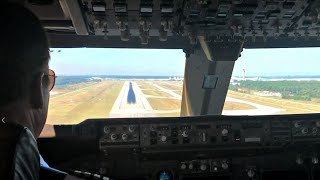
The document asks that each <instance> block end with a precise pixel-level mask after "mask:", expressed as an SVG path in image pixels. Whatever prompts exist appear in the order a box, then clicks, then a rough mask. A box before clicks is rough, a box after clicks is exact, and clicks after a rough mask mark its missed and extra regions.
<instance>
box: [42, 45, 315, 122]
mask: <svg viewBox="0 0 320 180" xmlns="http://www.w3.org/2000/svg"><path fill="white" fill-rule="evenodd" d="M319 50H320V49H319V48H296V49H254V50H253V49H245V50H244V51H243V52H242V57H240V58H239V59H238V60H237V61H236V64H235V67H234V71H233V75H232V78H231V82H230V86H229V91H228V94H227V98H226V101H225V104H224V111H223V113H222V114H224V115H262V114H265V115H266V114H294V113H314V112H320V72H319V67H320V61H319V59H320V54H319V53H318V52H319ZM185 59H186V58H185V54H184V53H183V51H182V50H156V49H103V48H99V49H95V48H71V49H70V48H59V49H57V48H53V49H51V61H50V68H52V69H54V70H55V72H56V74H57V76H58V78H57V79H56V85H55V88H54V89H53V90H52V91H51V98H50V106H49V114H48V120H47V124H75V123H80V122H82V121H84V120H85V119H88V118H109V117H110V118H120V117H176V116H180V109H181V99H182V93H183V92H182V91H183V77H184V68H185V62H186V60H185Z"/></svg>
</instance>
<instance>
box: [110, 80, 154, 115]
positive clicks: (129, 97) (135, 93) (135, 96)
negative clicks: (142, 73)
mask: <svg viewBox="0 0 320 180" xmlns="http://www.w3.org/2000/svg"><path fill="white" fill-rule="evenodd" d="M154 116H155V114H154V112H153V109H152V107H151V105H150V104H149V102H148V100H147V98H146V97H145V95H144V94H143V92H142V91H141V89H140V87H139V86H138V84H137V83H136V82H129V81H126V82H125V83H124V85H123V87H122V89H121V91H120V93H119V96H118V98H117V100H116V101H115V103H114V105H113V107H112V109H111V112H110V113H109V117H110V118H120V117H124V118H125V117H154Z"/></svg>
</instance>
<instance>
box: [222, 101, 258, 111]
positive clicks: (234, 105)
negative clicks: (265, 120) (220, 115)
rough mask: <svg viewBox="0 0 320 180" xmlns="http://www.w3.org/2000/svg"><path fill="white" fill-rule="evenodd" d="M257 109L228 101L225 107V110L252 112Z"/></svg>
mask: <svg viewBox="0 0 320 180" xmlns="http://www.w3.org/2000/svg"><path fill="white" fill-rule="evenodd" d="M255 108H256V107H254V106H251V105H249V104H245V103H239V102H229V101H226V102H225V103H224V106H223V110H250V109H255Z"/></svg>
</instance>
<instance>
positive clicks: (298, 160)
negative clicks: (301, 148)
mask: <svg viewBox="0 0 320 180" xmlns="http://www.w3.org/2000/svg"><path fill="white" fill-rule="evenodd" d="M296 163H297V164H298V165H301V164H303V159H302V158H301V156H297V158H296Z"/></svg>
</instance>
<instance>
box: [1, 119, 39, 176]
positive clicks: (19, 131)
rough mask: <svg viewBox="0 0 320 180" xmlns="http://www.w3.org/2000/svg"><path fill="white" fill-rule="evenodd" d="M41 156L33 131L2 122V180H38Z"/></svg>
mask: <svg viewBox="0 0 320 180" xmlns="http://www.w3.org/2000/svg"><path fill="white" fill-rule="evenodd" d="M39 171H40V156H39V151H38V148H37V142H36V139H35V138H34V136H33V135H32V133H31V131H30V130H29V129H28V128H26V127H23V126H21V125H16V124H9V123H3V122H1V121H0V179H6V180H11V179H14V180H24V179H26V180H38V179H39Z"/></svg>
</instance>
